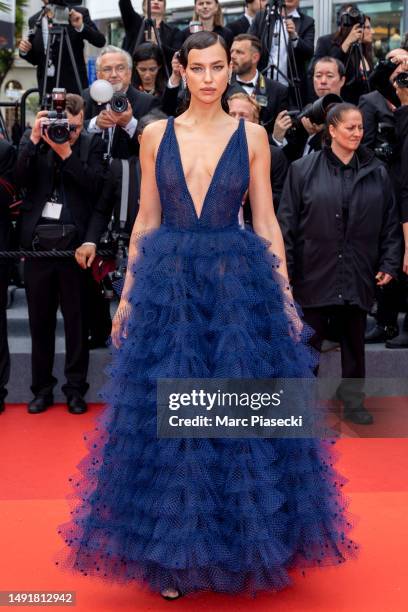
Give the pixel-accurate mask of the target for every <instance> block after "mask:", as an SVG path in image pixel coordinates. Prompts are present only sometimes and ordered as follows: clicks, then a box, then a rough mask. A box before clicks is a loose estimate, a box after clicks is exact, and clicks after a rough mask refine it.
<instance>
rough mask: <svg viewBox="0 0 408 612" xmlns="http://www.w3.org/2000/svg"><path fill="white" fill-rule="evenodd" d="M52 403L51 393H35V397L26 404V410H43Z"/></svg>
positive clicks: (37, 411) (38, 411) (35, 411)
mask: <svg viewBox="0 0 408 612" xmlns="http://www.w3.org/2000/svg"><path fill="white" fill-rule="evenodd" d="M53 403H54V398H53V396H52V395H36V396H35V398H34V399H32V400H31V402H30V403H29V404H28V407H27V411H28V412H29V413H30V414H38V413H40V412H45V410H47V408H49V407H50V406H52V405H53Z"/></svg>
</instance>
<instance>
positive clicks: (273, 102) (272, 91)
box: [227, 75, 289, 133]
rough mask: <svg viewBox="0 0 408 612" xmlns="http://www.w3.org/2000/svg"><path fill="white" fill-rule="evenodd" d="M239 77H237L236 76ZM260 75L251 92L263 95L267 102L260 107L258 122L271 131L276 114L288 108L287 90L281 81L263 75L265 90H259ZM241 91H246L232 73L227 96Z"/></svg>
mask: <svg viewBox="0 0 408 612" xmlns="http://www.w3.org/2000/svg"><path fill="white" fill-rule="evenodd" d="M238 78H239V77H238ZM260 80H261V76H260V75H259V76H258V80H257V82H256V85H255V87H254V88H253V92H254V94H253V95H255V96H258V95H261V94H263V95H265V96H266V98H267V100H268V104H267V106H262V107H261V117H260V123H261V124H262V125H265V128H266V130H267V131H268V132H269V133H271V132H272V131H273V125H274V123H275V119H276V116H277V115H278V114H279V113H280V112H281V111H282V110H285V109H287V108H289V90H288V88H287V87H286V86H285V85H282V83H278V81H273V80H272V79H268V78H267V77H264V85H265V92H264V93H263V92H262V91H261V83H260ZM241 91H243V92H244V93H246V91H245V89H244V88H243V87H242V85H241V84H240V83H239V81H237V76H236V75H233V78H232V82H231V85H230V86H229V88H228V90H227V97H228V98H229V97H231V96H232V95H233V94H234V93H237V92H241Z"/></svg>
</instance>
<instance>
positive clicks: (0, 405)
mask: <svg viewBox="0 0 408 612" xmlns="http://www.w3.org/2000/svg"><path fill="white" fill-rule="evenodd" d="M5 407H6V405H5V403H4V399H0V414H1V413H2V412H4V409H5Z"/></svg>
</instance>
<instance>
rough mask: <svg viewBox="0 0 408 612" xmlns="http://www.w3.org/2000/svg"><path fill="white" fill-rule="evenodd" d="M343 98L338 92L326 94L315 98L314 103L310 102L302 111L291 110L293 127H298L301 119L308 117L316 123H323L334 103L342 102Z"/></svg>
mask: <svg viewBox="0 0 408 612" xmlns="http://www.w3.org/2000/svg"><path fill="white" fill-rule="evenodd" d="M341 102H343V100H342V98H340V96H338V95H337V94H331V93H329V94H326V95H325V96H322V97H321V98H318V99H317V100H315V101H314V102H313V103H312V104H308V105H307V106H306V107H305V108H304V109H303V110H302V111H289V113H288V114H289V115H290V116H293V127H297V126H299V125H300V123H301V121H300V120H301V119H303V117H306V119H309V121H311V122H312V123H314V124H315V125H321V124H322V123H324V122H325V121H326V115H327V113H328V111H329V109H330V107H331V106H332V105H333V104H340V103H341Z"/></svg>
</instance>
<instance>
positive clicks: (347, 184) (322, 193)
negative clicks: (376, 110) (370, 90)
mask: <svg viewBox="0 0 408 612" xmlns="http://www.w3.org/2000/svg"><path fill="white" fill-rule="evenodd" d="M327 126H328V127H327V130H328V138H329V139H330V140H329V142H330V144H328V145H327V146H325V147H324V148H323V150H322V151H317V152H315V153H312V154H311V155H307V156H306V157H303V158H302V159H299V160H298V161H296V162H294V163H293V164H292V165H291V166H290V168H289V172H288V176H287V178H286V182H285V186H284V189H283V194H282V198H281V202H280V206H279V211H278V219H279V223H280V227H281V230H282V234H283V238H284V241H285V248H286V258H287V265H288V271H289V277H290V279H291V282H292V283H293V295H294V298H295V300H297V301H298V302H299V304H300V306H301V307H302V309H303V312H304V318H305V321H306V322H307V323H308V324H309V325H310V326H311V327H312V328H313V329H314V330H315V336H314V338H313V339H312V342H313V344H314V345H315V346H316V348H318V349H319V350H320V348H321V343H322V339H323V338H324V337H327V335H326V334H327V330H328V325H329V322H330V323H331V324H333V323H334V324H335V327H336V329H337V330H338V333H339V336H340V337H339V340H340V346H341V364H342V377H343V378H344V379H355V380H344V381H343V382H342V383H341V385H340V387H339V389H338V392H337V396H338V398H339V399H340V400H342V401H343V403H344V418H346V419H348V420H350V421H352V422H354V423H358V424H361V425H368V424H370V423H372V422H373V418H372V415H371V414H370V413H369V412H367V410H366V409H365V407H364V404H363V399H364V394H363V385H364V380H363V379H364V377H365V352H364V333H365V325H366V316H367V312H368V311H369V310H370V308H371V306H372V303H373V299H374V289H375V286H377V287H380V286H384V285H386V284H387V283H389V282H390V281H391V279H392V278H393V277H396V276H397V274H398V271H399V267H400V255H401V250H400V247H401V242H400V233H399V219H398V212H397V207H396V204H395V201H394V197H393V190H392V185H391V181H390V179H389V176H388V174H387V171H386V169H385V167H384V166H383V164H382V163H381V162H380V161H379V160H378V159H376V157H375V155H374V154H373V153H372V151H370V150H369V149H367V148H365V147H362V146H360V143H361V139H362V136H363V120H362V116H361V112H360V111H359V110H358V108H357V107H355V106H353V105H351V104H346V103H342V104H336V105H335V106H333V107H332V108H331V109H330V110H329V112H328V114H327Z"/></svg>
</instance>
